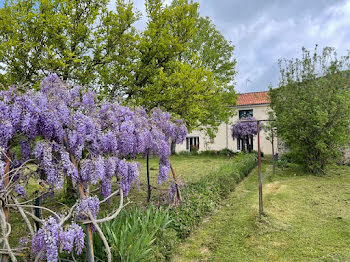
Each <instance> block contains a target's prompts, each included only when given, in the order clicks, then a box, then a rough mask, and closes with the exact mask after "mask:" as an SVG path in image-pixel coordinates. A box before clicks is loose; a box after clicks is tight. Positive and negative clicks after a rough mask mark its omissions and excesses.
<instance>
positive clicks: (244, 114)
mask: <svg viewBox="0 0 350 262" xmlns="http://www.w3.org/2000/svg"><path fill="white" fill-rule="evenodd" d="M238 116H239V119H242V118H247V117H253V109H248V110H239V111H238Z"/></svg>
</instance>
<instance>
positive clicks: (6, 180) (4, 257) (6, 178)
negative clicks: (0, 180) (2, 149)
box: [0, 151, 10, 262]
mask: <svg viewBox="0 0 350 262" xmlns="http://www.w3.org/2000/svg"><path fill="white" fill-rule="evenodd" d="M5 163H6V166H5V173H4V188H6V187H7V186H8V184H9V172H10V153H9V151H7V154H6V159H5ZM4 201H5V202H6V200H4ZM5 202H3V203H2V205H3V206H2V209H3V212H4V215H5V221H6V223H8V221H9V209H8V208H7V207H5V204H6V203H5ZM3 237H5V236H3ZM1 246H2V249H3V250H4V249H6V246H5V240H3V241H2V244H1ZM8 260H9V255H7V254H2V255H1V260H0V261H1V262H8Z"/></svg>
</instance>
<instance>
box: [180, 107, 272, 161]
mask: <svg viewBox="0 0 350 262" xmlns="http://www.w3.org/2000/svg"><path fill="white" fill-rule="evenodd" d="M235 109H236V115H235V116H234V117H232V118H231V119H230V122H229V124H228V125H227V124H225V123H222V124H221V125H220V126H219V129H218V132H217V134H216V137H215V138H214V139H213V140H212V141H211V140H210V139H209V138H208V137H207V136H205V134H204V132H200V131H193V132H191V133H190V134H188V137H190V136H198V137H199V151H203V150H221V149H225V148H228V149H230V150H233V151H238V150H237V140H233V139H232V136H231V126H232V124H233V123H235V122H236V121H238V119H239V118H238V110H248V109H253V117H255V118H256V119H257V120H265V119H268V112H269V111H271V109H270V107H269V106H268V105H266V104H264V105H252V106H239V107H235ZM253 146H254V150H258V148H257V136H255V137H254V142H253ZM260 148H261V151H262V152H264V153H265V154H267V155H271V154H272V146H271V143H270V141H268V140H267V139H266V135H265V132H264V131H263V130H262V131H261V132H260ZM185 150H186V141H185V142H184V143H183V144H181V145H176V152H180V151H185ZM275 152H276V153H277V138H276V139H275Z"/></svg>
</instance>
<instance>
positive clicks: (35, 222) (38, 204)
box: [34, 190, 40, 231]
mask: <svg viewBox="0 0 350 262" xmlns="http://www.w3.org/2000/svg"><path fill="white" fill-rule="evenodd" d="M35 193H36V194H39V191H38V190H37V191H35ZM34 205H35V206H37V207H38V206H40V196H39V197H37V198H35V202H34ZM37 207H36V208H35V209H34V215H35V216H36V217H37V218H39V219H40V208H37ZM34 224H35V228H36V231H38V230H39V228H40V223H39V222H38V221H34Z"/></svg>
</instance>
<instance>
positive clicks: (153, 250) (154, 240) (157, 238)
mask: <svg viewBox="0 0 350 262" xmlns="http://www.w3.org/2000/svg"><path fill="white" fill-rule="evenodd" d="M170 223H171V219H170V215H169V211H168V210H167V209H163V208H156V207H153V206H150V207H149V208H148V209H147V210H143V209H141V208H138V207H135V208H132V209H128V210H124V211H123V212H121V214H119V216H118V217H117V218H116V219H114V220H112V221H110V222H107V223H104V224H102V225H101V229H102V231H103V233H104V234H105V237H106V239H107V241H108V243H109V245H110V247H111V252H112V256H113V261H123V262H127V261H153V260H154V256H158V258H161V257H166V255H167V254H166V252H167V251H166V250H164V249H168V248H169V249H170V248H171V245H172V243H171V242H172V240H171V239H168V237H167V236H168V235H171V234H173V235H174V233H172V231H171V229H170V228H169V225H170ZM158 245H159V248H158V247H157V246H158ZM94 248H95V256H96V258H97V261H105V257H106V253H105V249H104V245H103V242H102V240H101V238H100V237H99V236H98V234H94ZM158 249H159V250H158Z"/></svg>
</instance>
